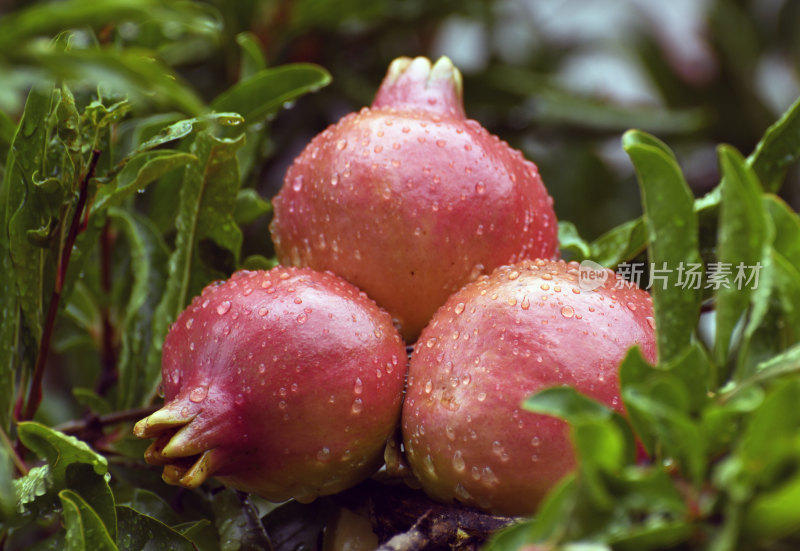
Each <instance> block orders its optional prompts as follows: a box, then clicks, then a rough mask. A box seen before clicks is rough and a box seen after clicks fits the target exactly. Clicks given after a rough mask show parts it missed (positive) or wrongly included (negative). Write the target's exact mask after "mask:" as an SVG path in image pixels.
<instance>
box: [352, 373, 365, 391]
mask: <svg viewBox="0 0 800 551" xmlns="http://www.w3.org/2000/svg"><path fill="white" fill-rule="evenodd" d="M353 392H354V393H355V394H361V393H362V392H364V383H362V382H361V378H360V377H356V383H355V385H353Z"/></svg>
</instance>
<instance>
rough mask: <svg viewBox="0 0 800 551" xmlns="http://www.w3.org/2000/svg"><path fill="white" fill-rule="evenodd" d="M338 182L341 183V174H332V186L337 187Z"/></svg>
mask: <svg viewBox="0 0 800 551" xmlns="http://www.w3.org/2000/svg"><path fill="white" fill-rule="evenodd" d="M338 183H339V175H338V174H334V175H333V176H331V186H332V187H336V185H337V184H338Z"/></svg>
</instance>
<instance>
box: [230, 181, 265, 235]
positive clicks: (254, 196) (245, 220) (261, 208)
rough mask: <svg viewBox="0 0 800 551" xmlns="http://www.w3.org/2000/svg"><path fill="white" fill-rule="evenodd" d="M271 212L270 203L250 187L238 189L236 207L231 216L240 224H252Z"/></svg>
mask: <svg viewBox="0 0 800 551" xmlns="http://www.w3.org/2000/svg"><path fill="white" fill-rule="evenodd" d="M271 212H272V203H270V202H269V201H267V200H266V199H263V198H262V197H261V196H260V195H259V194H258V192H257V191H256V190H254V189H252V188H246V189H240V190H239V193H238V194H237V195H236V207H235V209H234V211H233V218H234V220H236V223H237V224H238V225H240V226H245V225H247V224H252V223H253V222H255V221H256V220H258V219H259V218H261V217H262V216H264V215H265V214H269V213H271Z"/></svg>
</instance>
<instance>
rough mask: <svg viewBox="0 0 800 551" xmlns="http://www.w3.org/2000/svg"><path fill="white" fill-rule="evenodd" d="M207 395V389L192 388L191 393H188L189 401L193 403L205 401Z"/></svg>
mask: <svg viewBox="0 0 800 551" xmlns="http://www.w3.org/2000/svg"><path fill="white" fill-rule="evenodd" d="M207 394H208V389H207V388H206V387H204V386H198V387H195V388H193V389H192V391H191V392H190V393H189V399H190V400H191V401H192V402H194V403H198V402H202V401H203V400H205V398H206V395H207Z"/></svg>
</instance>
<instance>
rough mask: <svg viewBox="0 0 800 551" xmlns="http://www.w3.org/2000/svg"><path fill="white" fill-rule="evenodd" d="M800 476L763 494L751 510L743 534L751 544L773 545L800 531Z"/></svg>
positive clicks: (743, 527)
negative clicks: (768, 543)
mask: <svg viewBox="0 0 800 551" xmlns="http://www.w3.org/2000/svg"><path fill="white" fill-rule="evenodd" d="M798 503H800V475H795V476H794V477H792V478H791V479H790V480H789V481H788V482H786V483H784V484H782V485H781V486H780V487H778V488H777V489H775V490H772V491H767V492H763V493H761V494H759V495H758V496H757V497H756V498H755V499H754V500H753V503H752V504H751V505H750V506H749V507H748V508H747V511H746V512H745V516H744V519H743V521H742V530H743V532H744V534H745V537H746V538H747V539H748V540H756V541H759V540H761V541H765V542H771V541H775V540H779V539H780V538H783V537H785V536H788V535H790V534H792V533H795V532H797V530H800V509H798V507H797V504H798Z"/></svg>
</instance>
